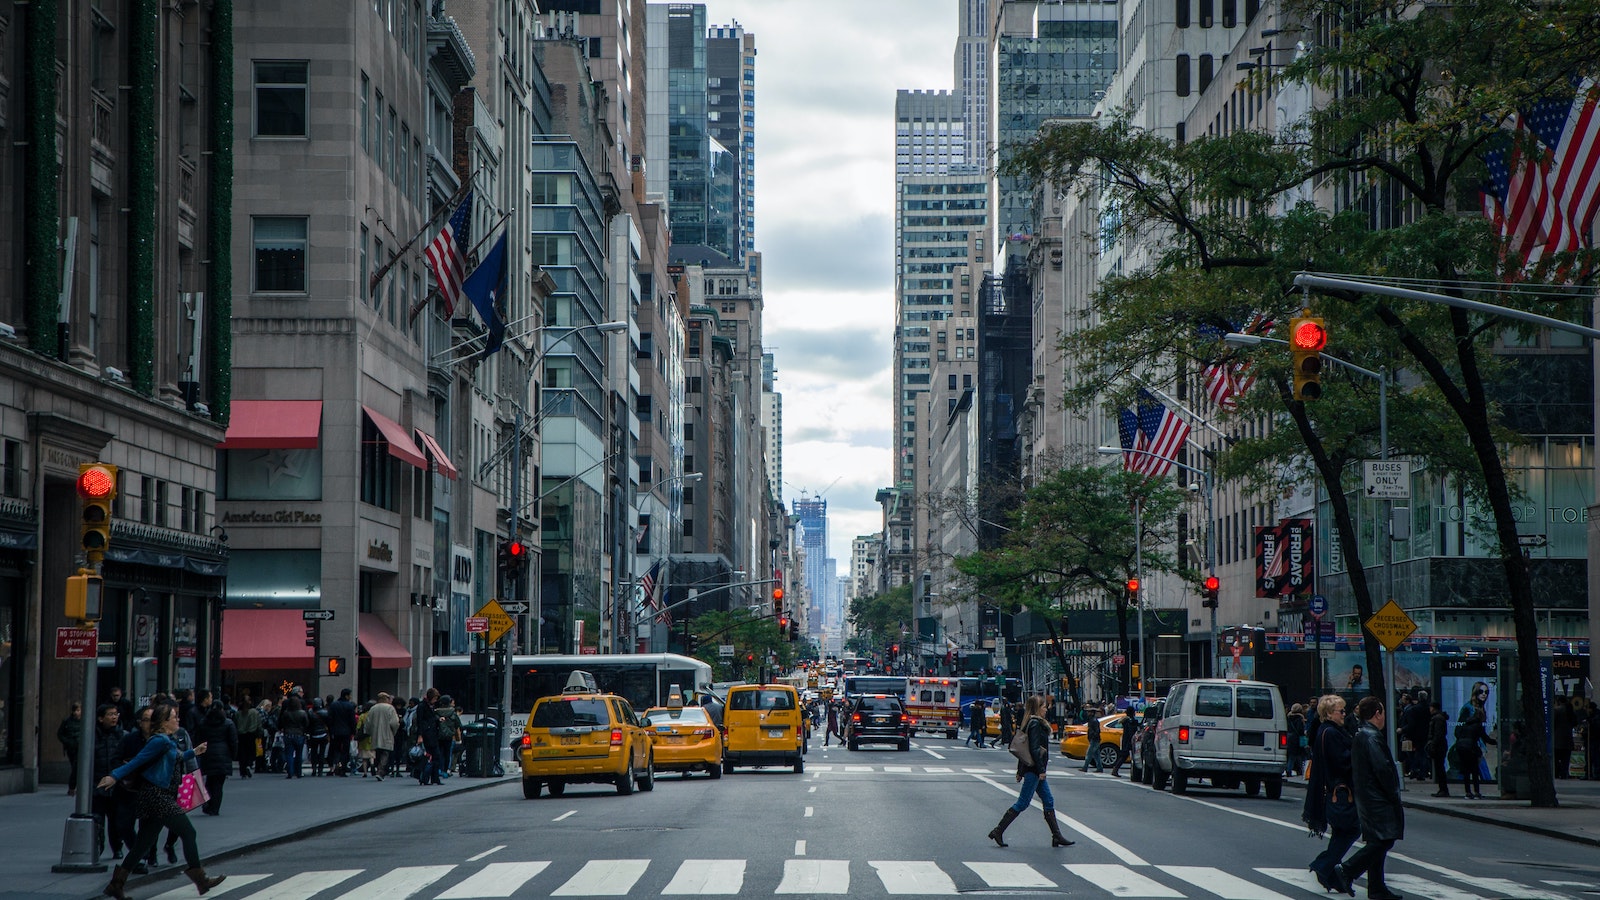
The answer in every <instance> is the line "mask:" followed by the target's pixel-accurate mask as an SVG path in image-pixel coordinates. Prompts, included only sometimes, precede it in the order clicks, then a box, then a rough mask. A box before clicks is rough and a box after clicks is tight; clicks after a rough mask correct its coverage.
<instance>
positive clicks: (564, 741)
mask: <svg viewBox="0 0 1600 900" xmlns="http://www.w3.org/2000/svg"><path fill="white" fill-rule="evenodd" d="M579 740H581V739H580V738H579V737H578V736H577V735H575V734H574V735H571V736H570V737H569V736H565V735H563V736H562V738H561V744H562V746H566V745H568V744H576V743H578V741H579Z"/></svg>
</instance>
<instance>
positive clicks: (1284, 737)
mask: <svg viewBox="0 0 1600 900" xmlns="http://www.w3.org/2000/svg"><path fill="white" fill-rule="evenodd" d="M1288 746H1289V732H1287V731H1280V732H1278V749H1279V750H1284V749H1287V748H1288Z"/></svg>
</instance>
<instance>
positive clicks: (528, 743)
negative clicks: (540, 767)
mask: <svg viewBox="0 0 1600 900" xmlns="http://www.w3.org/2000/svg"><path fill="white" fill-rule="evenodd" d="M532 746H533V738H532V737H530V736H529V735H526V734H525V735H523V736H522V749H524V750H526V749H528V748H529V747H532Z"/></svg>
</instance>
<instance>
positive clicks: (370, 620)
mask: <svg viewBox="0 0 1600 900" xmlns="http://www.w3.org/2000/svg"><path fill="white" fill-rule="evenodd" d="M356 640H358V641H360V642H361V649H363V650H365V651H367V656H369V657H371V658H372V667H373V668H374V669H409V668H411V651H410V650H407V649H406V645H405V644H402V643H400V639H399V638H397V637H395V636H394V632H393V631H390V630H389V626H387V625H385V624H383V620H382V619H380V618H378V616H377V614H376V613H361V615H360V616H359V617H358V618H357V619H356Z"/></svg>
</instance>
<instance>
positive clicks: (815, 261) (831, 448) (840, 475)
mask: <svg viewBox="0 0 1600 900" xmlns="http://www.w3.org/2000/svg"><path fill="white" fill-rule="evenodd" d="M705 2H706V7H707V10H706V12H707V17H706V21H707V23H708V24H710V25H725V24H728V23H730V22H733V21H737V22H738V23H739V24H740V25H743V26H744V28H745V30H746V31H747V32H750V33H752V34H754V35H755V40H756V248H757V249H758V250H760V251H761V253H762V257H763V261H764V264H765V267H766V284H765V286H764V287H765V299H766V342H767V349H769V350H771V351H772V352H773V353H774V354H775V355H776V357H777V364H778V390H780V391H781V392H782V393H783V440H784V453H783V466H784V481H785V482H786V484H785V485H784V487H783V496H784V501H785V503H790V502H792V501H793V500H794V499H795V498H796V497H799V496H801V494H802V492H806V491H809V493H811V494H812V495H813V496H814V495H816V494H819V493H821V494H822V495H823V496H824V497H825V498H826V499H827V501H828V544H829V554H830V555H831V556H833V557H834V558H836V559H837V560H838V561H839V573H840V574H847V572H848V566H849V560H850V541H851V539H852V538H854V537H855V536H856V535H858V534H870V533H872V532H875V531H877V530H878V528H879V527H880V525H881V524H882V511H881V509H880V508H879V506H878V504H877V502H876V501H875V500H874V499H873V497H874V495H875V494H876V493H877V490H878V488H880V487H883V486H885V485H888V484H890V483H892V481H893V478H894V473H893V471H892V467H891V451H890V448H891V443H890V441H891V436H890V425H891V418H890V417H891V416H892V415H893V407H894V404H893V390H894V386H893V378H892V376H891V373H890V364H891V359H892V358H891V344H892V340H891V339H892V336H893V329H894V96H895V91H896V90H898V89H908V90H909V89H923V90H927V89H945V90H948V89H949V88H950V87H951V82H952V80H953V77H954V76H953V73H954V64H953V62H952V54H953V53H954V52H955V38H956V27H957V19H956V0H705Z"/></svg>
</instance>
